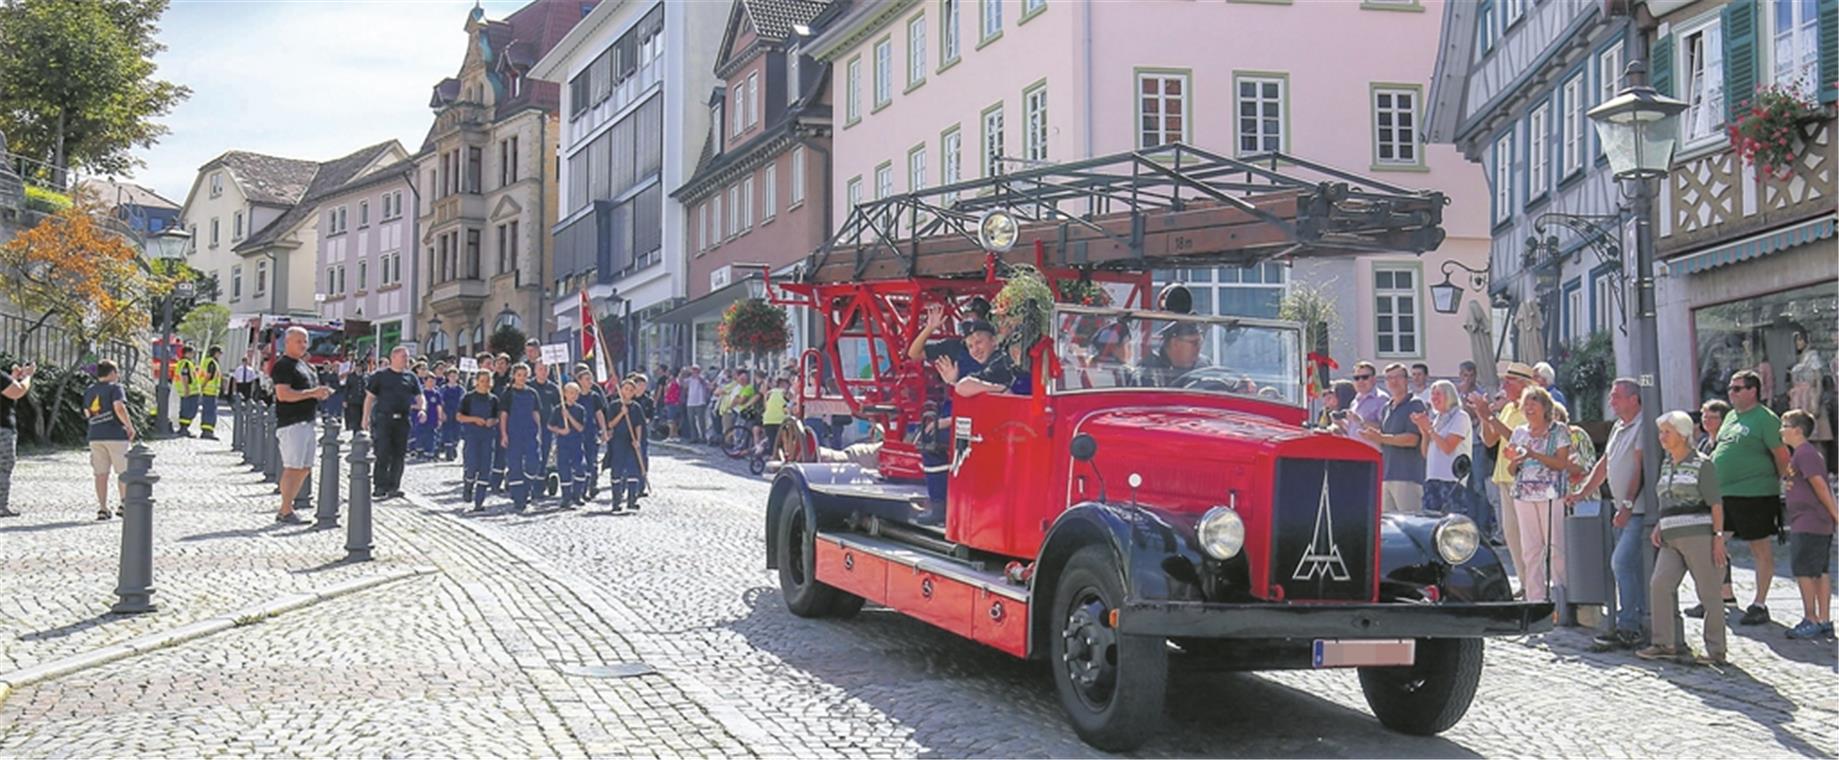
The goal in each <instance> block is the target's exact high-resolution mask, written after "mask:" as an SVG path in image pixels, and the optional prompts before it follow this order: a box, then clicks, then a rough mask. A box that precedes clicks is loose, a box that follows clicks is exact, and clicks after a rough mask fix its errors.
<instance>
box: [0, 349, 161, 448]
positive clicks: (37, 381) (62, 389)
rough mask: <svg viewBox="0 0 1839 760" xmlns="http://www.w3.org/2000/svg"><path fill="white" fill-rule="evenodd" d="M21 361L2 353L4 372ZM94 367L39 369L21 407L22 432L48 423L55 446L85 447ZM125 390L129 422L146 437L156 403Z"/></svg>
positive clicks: (138, 391)
mask: <svg viewBox="0 0 1839 760" xmlns="http://www.w3.org/2000/svg"><path fill="white" fill-rule="evenodd" d="M18 361H19V360H17V359H15V358H14V357H13V356H11V355H9V354H5V353H0V371H10V370H11V369H12V368H13V365H15V364H17V363H18ZM94 369H95V365H94V364H89V365H88V366H82V367H77V368H76V369H74V370H66V369H65V368H63V367H57V366H50V365H42V364H41V365H39V367H38V372H37V373H36V374H34V375H33V376H32V390H31V392H29V393H27V394H26V397H25V398H24V399H22V400H21V402H20V405H19V407H18V411H19V425H20V429H21V430H40V429H42V427H41V426H42V425H43V423H44V422H45V421H46V420H49V421H50V422H51V425H50V429H49V431H48V432H49V435H48V438H49V442H50V443H51V445H53V446H65V447H69V446H83V445H86V443H87V440H88V436H89V415H87V414H85V413H84V412H83V392H84V391H86V390H88V389H89V386H90V384H91V383H93V382H95V379H94V378H95V376H94V375H93V374H92V372H93V371H94ZM122 382H123V387H124V388H126V389H127V392H128V418H129V419H131V420H133V421H134V428H135V430H138V431H140V432H141V433H143V434H145V433H146V432H147V431H150V430H152V429H153V428H152V426H151V417H150V416H149V415H150V414H151V407H152V405H153V404H152V402H153V400H152V399H150V398H148V397H147V394H146V393H145V392H143V391H142V390H141V389H140V388H137V387H135V386H134V385H133V384H131V383H128V382H127V381H126V378H125V377H124V378H123V380H122Z"/></svg>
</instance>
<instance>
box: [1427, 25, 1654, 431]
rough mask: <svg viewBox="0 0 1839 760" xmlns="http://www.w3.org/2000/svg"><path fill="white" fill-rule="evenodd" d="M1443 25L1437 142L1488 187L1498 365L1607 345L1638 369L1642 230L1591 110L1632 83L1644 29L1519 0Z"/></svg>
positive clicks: (1432, 136) (1434, 126)
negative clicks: (1636, 302)
mask: <svg viewBox="0 0 1839 760" xmlns="http://www.w3.org/2000/svg"><path fill="white" fill-rule="evenodd" d="M1443 28H1444V32H1443V34H1444V40H1445V43H1444V46H1443V53H1442V55H1441V56H1440V57H1439V59H1438V61H1437V71H1436V76H1435V77H1434V78H1433V84H1432V88H1431V98H1430V109H1431V110H1430V115H1429V118H1428V120H1427V124H1428V129H1427V130H1426V134H1427V137H1428V139H1429V140H1430V142H1432V143H1444V144H1453V145H1455V146H1456V147H1457V149H1458V150H1460V151H1461V152H1462V155H1463V156H1464V157H1465V158H1467V159H1468V160H1469V161H1471V162H1474V163H1475V164H1477V165H1479V166H1481V167H1482V169H1483V174H1484V176H1485V177H1486V178H1487V182H1488V190H1489V192H1488V206H1487V208H1488V222H1489V225H1490V229H1491V230H1492V235H1491V243H1490V252H1489V256H1488V267H1487V269H1488V274H1487V290H1486V292H1487V297H1488V298H1489V299H1490V303H1491V305H1493V306H1496V307H1498V308H1493V309H1491V317H1492V319H1491V322H1490V324H1491V331H1490V335H1489V337H1490V339H1491V342H1492V344H1493V346H1494V347H1495V349H1496V350H1497V352H1498V358H1500V359H1502V360H1508V359H1513V360H1520V361H1526V362H1529V363H1530V362H1538V361H1546V360H1548V359H1550V360H1559V361H1560V363H1562V361H1563V360H1564V359H1565V358H1567V357H1570V356H1574V355H1575V354H1576V352H1579V351H1583V350H1585V348H1586V345H1587V344H1588V343H1589V341H1590V340H1591V339H1592V338H1593V337H1596V336H1603V337H1602V338H1599V339H1598V340H1599V343H1598V345H1599V349H1598V350H1601V349H1600V346H1601V345H1602V344H1601V341H1602V340H1607V341H1609V342H1608V346H1609V350H1610V351H1611V352H1613V355H1614V356H1615V357H1616V358H1617V360H1618V364H1620V365H1621V366H1628V365H1627V361H1628V360H1629V358H1630V356H1629V352H1630V351H1631V350H1632V349H1631V347H1630V343H1629V341H1628V340H1627V339H1626V336H1627V334H1628V330H1627V328H1628V315H1629V313H1630V307H1629V305H1628V303H1627V300H1626V299H1625V295H1626V294H1632V293H1633V288H1632V286H1631V283H1632V277H1633V275H1634V262H1633V257H1632V256H1627V255H1622V252H1625V251H1628V252H1632V251H1633V250H1634V248H1633V243H1632V226H1631V225H1630V223H1629V219H1630V217H1629V212H1628V209H1627V208H1626V207H1625V206H1624V205H1623V204H1622V202H1621V196H1620V194H1619V190H1618V187H1617V184H1616V181H1615V177H1614V176H1613V175H1612V174H1611V172H1610V171H1609V165H1608V160H1607V158H1605V156H1604V154H1603V147H1602V144H1601V142H1600V141H1599V140H1598V139H1597V135H1596V128H1595V126H1594V124H1593V123H1592V122H1591V121H1590V119H1589V118H1588V117H1587V116H1586V115H1585V114H1586V113H1587V112H1588V111H1589V110H1590V109H1591V108H1594V107H1596V106H1597V105H1598V104H1601V103H1602V102H1603V101H1605V100H1608V99H1609V98H1611V97H1614V96H1615V93H1616V92H1617V91H1619V90H1620V89H1621V88H1622V87H1623V84H1624V69H1625V67H1626V66H1627V64H1628V62H1629V61H1630V60H1631V59H1632V57H1633V56H1632V54H1631V51H1634V50H1636V49H1638V48H1637V47H1636V46H1638V45H1639V44H1640V36H1639V34H1638V32H1637V31H1636V30H1635V29H1634V25H1633V23H1632V22H1631V21H1630V20H1629V18H1628V17H1627V16H1625V15H1619V16H1612V15H1610V13H1609V6H1608V5H1606V4H1604V3H1553V2H1546V3H1532V2H1518V1H1515V2H1496V3H1479V4H1473V3H1451V4H1449V5H1448V6H1446V7H1445V8H1444V16H1443ZM1625 238H1627V239H1625ZM1603 414H1604V412H1603V410H1600V409H1598V410H1593V411H1586V412H1583V413H1582V418H1583V419H1600V418H1601V417H1602V415H1603Z"/></svg>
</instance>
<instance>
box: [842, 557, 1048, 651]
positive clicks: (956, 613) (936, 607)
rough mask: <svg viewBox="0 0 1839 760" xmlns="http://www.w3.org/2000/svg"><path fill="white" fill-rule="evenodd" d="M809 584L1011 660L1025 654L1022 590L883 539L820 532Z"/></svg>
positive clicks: (1025, 610) (954, 562)
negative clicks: (852, 596)
mask: <svg viewBox="0 0 1839 760" xmlns="http://www.w3.org/2000/svg"><path fill="white" fill-rule="evenodd" d="M815 543H816V552H815V553H816V560H817V563H816V564H817V580H818V581H820V582H822V583H824V584H826V585H829V586H834V587H836V588H839V589H842V590H844V591H847V592H849V593H851V594H855V595H857V596H860V597H862V598H864V599H867V600H869V601H871V602H875V603H876V604H880V605H882V606H885V607H888V608H890V609H893V610H894V611H896V612H900V613H902V614H905V615H909V616H912V617H915V618H918V619H920V620H923V621H926V622H927V623H931V624H932V625H935V626H938V627H940V628H943V629H945V630H947V631H951V632H952V633H956V634H958V635H960V636H964V637H966V638H970V639H974V640H976V641H979V642H982V643H984V644H988V645H990V646H992V647H995V648H997V649H1000V650H1002V651H1004V652H1008V653H1009V654H1012V655H1015V656H1017V657H1027V656H1028V648H1029V646H1028V645H1029V641H1028V600H1029V596H1030V595H1029V590H1028V588H1027V587H1024V586H1017V585H1015V584H1012V583H1009V582H1008V581H1007V580H1005V579H1004V578H1003V576H1002V575H1001V574H1000V573H991V572H986V571H983V570H978V569H976V568H974V567H972V566H970V565H968V564H966V563H964V562H960V561H957V560H954V559H951V558H949V557H941V556H939V555H937V554H933V553H931V552H926V551H922V550H919V549H917V548H915V547H913V546H912V545H910V544H903V543H900V542H897V541H891V540H888V539H885V538H876V537H873V536H864V535H861V534H858V533H823V532H820V533H818V534H817V536H816V539H815Z"/></svg>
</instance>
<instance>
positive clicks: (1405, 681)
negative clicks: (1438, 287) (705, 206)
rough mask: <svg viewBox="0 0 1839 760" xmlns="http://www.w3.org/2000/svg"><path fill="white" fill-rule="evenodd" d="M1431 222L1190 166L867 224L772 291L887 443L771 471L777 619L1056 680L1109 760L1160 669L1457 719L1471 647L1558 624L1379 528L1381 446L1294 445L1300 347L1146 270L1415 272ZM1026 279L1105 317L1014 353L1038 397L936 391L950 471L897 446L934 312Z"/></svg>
mask: <svg viewBox="0 0 1839 760" xmlns="http://www.w3.org/2000/svg"><path fill="white" fill-rule="evenodd" d="M1444 205H1445V199H1444V198H1443V196H1442V195H1441V194H1439V193H1434V192H1417V191H1410V190H1406V189H1403V188H1398V187H1393V186H1390V185H1387V184H1384V183H1381V182H1377V181H1373V180H1370V179H1365V178H1360V177H1356V176H1353V175H1349V174H1345V173H1342V172H1339V171H1336V170H1334V169H1331V168H1329V167H1325V166H1320V165H1316V164H1313V163H1310V162H1308V161H1305V160H1302V159H1299V158H1296V157H1292V156H1284V155H1276V154H1272V155H1267V156H1260V157H1254V158H1238V159H1235V158H1227V157H1223V156H1218V155H1214V154H1211V153H1208V152H1205V151H1201V150H1197V149H1194V148H1192V147H1188V146H1183V145H1170V146H1164V147H1161V148H1158V149H1153V150H1148V151H1143V152H1138V153H1130V154H1120V155H1113V156H1105V157H1099V158H1094V159H1090V160H1086V161H1081V162H1075V163H1070V164H1062V165H1057V166H1051V167H1044V168H1034V169H1028V170H1026V171H1021V172H1018V173H1013V174H1006V175H1001V176H998V177H994V178H991V179H986V180H979V181H974V182H966V183H959V184H955V185H949V186H944V187H938V188H932V189H928V190H925V191H923V192H916V193H912V194H908V195H902V196H895V197H891V198H887V199H883V200H878V201H874V202H870V203H864V204H861V205H859V206H858V207H857V208H856V209H854V210H853V211H852V213H851V214H850V216H849V218H848V220H847V221H846V222H845V225H844V227H843V228H842V230H841V231H840V232H839V233H838V234H837V235H836V236H835V237H834V238H833V239H832V240H831V241H829V242H828V243H827V244H826V245H825V246H824V247H822V248H821V249H819V250H818V251H817V252H816V253H814V254H813V255H812V256H811V257H810V259H809V260H808V261H807V263H806V265H805V267H804V268H803V270H802V271H801V273H800V274H799V276H797V277H795V278H793V281H789V282H784V283H773V284H772V286H771V292H772V293H773V294H774V297H775V298H776V299H778V300H779V301H780V302H781V303H785V304H791V305H798V306H803V307H806V308H809V309H812V310H814V311H815V313H817V314H818V315H819V316H820V318H821V321H822V323H823V326H824V335H823V339H822V343H821V345H820V346H819V347H817V348H814V349H812V350H810V351H808V352H806V354H805V355H804V357H803V367H802V369H801V372H802V374H803V377H802V378H801V382H800V384H799V385H800V388H801V391H800V395H801V397H802V398H803V400H804V401H806V402H807V403H808V402H812V401H829V402H841V403H844V404H846V405H847V406H848V407H849V408H850V409H851V410H852V411H853V412H854V414H855V415H856V416H858V417H860V418H863V419H866V420H868V421H870V422H871V423H873V425H874V427H875V429H876V430H877V431H878V432H879V437H880V443H879V444H871V445H862V446H857V447H852V449H853V451H852V452H832V451H828V450H822V451H819V450H818V449H817V446H816V443H815V441H806V445H802V446H797V447H794V448H796V449H799V450H801V451H804V452H806V455H805V456H804V457H803V458H805V459H806V460H807V461H803V462H796V463H789V464H787V465H785V466H784V467H783V468H781V469H780V471H779V472H778V473H777V474H776V476H775V479H774V481H773V485H772V489H771V491H770V497H769V503H768V505H767V510H766V516H765V533H766V539H767V547H768V549H767V566H768V567H769V568H775V569H777V570H778V573H779V579H780V586H781V590H782V592H783V594H784V598H785V603H786V606H787V607H788V608H789V609H790V610H791V611H792V612H793V613H794V614H796V615H800V616H803V617H811V618H823V617H849V616H852V615H854V614H855V613H856V612H857V611H858V610H860V609H861V608H862V606H863V604H864V603H866V602H874V603H876V604H881V605H885V606H887V607H888V608H890V609H893V610H895V611H898V612H900V613H903V614H906V615H910V616H913V617H916V618H919V619H921V620H924V621H926V622H928V623H931V624H933V625H935V626H938V627H940V628H943V629H945V630H948V631H951V632H954V633H957V634H959V635H962V636H964V637H966V638H968V639H971V640H973V641H976V642H979V643H982V644H985V645H988V646H991V647H995V648H997V649H1000V650H1002V651H1004V652H1007V653H1009V654H1012V655H1015V656H1017V657H1027V658H1041V659H1045V660H1047V661H1048V662H1049V663H1050V667H1051V669H1052V671H1053V673H1054V681H1055V685H1056V687H1057V691H1058V693H1059V697H1060V702H1061V704H1062V706H1063V707H1064V709H1065V711H1066V715H1067V718H1068V720H1069V721H1070V723H1071V724H1072V726H1073V728H1074V729H1075V730H1076V731H1077V732H1078V734H1079V735H1080V736H1081V737H1082V738H1083V739H1084V740H1085V741H1087V742H1088V743H1090V744H1092V745H1093V746H1095V747H1098V748H1101V749H1105V750H1112V751H1124V750H1129V749H1131V748H1134V747H1136V746H1138V745H1140V744H1141V743H1142V742H1143V741H1145V740H1146V739H1147V738H1148V737H1149V736H1150V735H1151V734H1152V732H1153V731H1155V727H1156V725H1157V724H1158V719H1159V718H1160V716H1161V714H1162V711H1163V707H1164V701H1165V697H1166V694H1165V687H1166V683H1167V676H1168V672H1169V667H1170V663H1171V661H1172V660H1174V661H1179V662H1181V663H1182V667H1184V668H1197V667H1217V668H1221V669H1248V670H1249V669H1286V668H1331V667H1354V668H1358V669H1359V680H1360V683H1361V686H1362V689H1363V691H1364V693H1365V695H1366V697H1367V701H1368V704H1369V705H1370V706H1371V708H1372V710H1373V712H1374V714H1375V715H1376V716H1377V717H1378V719H1379V720H1380V722H1381V723H1383V724H1384V725H1386V726H1388V727H1390V728H1393V729H1395V730H1399V731H1402V732H1407V733H1413V734H1433V733H1437V732H1440V731H1443V730H1445V729H1447V728H1449V727H1450V726H1452V725H1454V724H1455V723H1456V722H1457V721H1458V720H1460V719H1461V717H1462V716H1463V714H1464V713H1465V712H1466V711H1467V709H1468V706H1469V702H1470V700H1471V699H1472V698H1473V696H1474V694H1475V690H1476V686H1477V683H1478V681H1479V678H1480V676H1481V670H1482V655H1483V643H1482V637H1485V636H1495V635H1516V634H1523V633H1527V632H1532V631H1538V630H1544V629H1547V628H1549V626H1550V624H1551V623H1550V616H1551V613H1552V607H1551V605H1549V604H1546V603H1518V602H1514V601H1513V597H1512V590H1511V586H1510V585H1509V580H1508V576H1507V573H1506V571H1505V570H1504V568H1503V566H1502V564H1501V562H1500V559H1499V557H1497V556H1496V555H1495V553H1494V552H1493V551H1492V550H1491V549H1490V548H1489V547H1488V545H1487V544H1486V543H1485V542H1484V541H1483V540H1482V537H1481V536H1480V535H1479V533H1478V531H1477V530H1476V527H1475V525H1474V524H1473V523H1472V522H1470V521H1469V520H1468V519H1467V518H1464V517H1461V516H1455V515H1450V516H1444V515H1435V514H1382V513H1381V510H1380V498H1379V494H1380V455H1379V453H1378V452H1377V451H1375V450H1374V449H1373V448H1372V447H1371V446H1368V445H1367V444H1365V443H1362V442H1359V441H1356V440H1353V439H1349V438H1346V437H1343V436H1337V435H1332V434H1328V433H1326V432H1322V431H1317V430H1314V429H1311V428H1309V427H1306V426H1305V422H1306V418H1307V398H1306V390H1305V349H1304V347H1303V346H1302V345H1301V337H1300V335H1301V331H1300V326H1299V325H1297V324H1294V323H1287V322H1282V321H1275V320H1261V319H1246V318H1236V317H1215V316H1208V315H1207V314H1205V313H1189V312H1190V311H1191V309H1190V308H1184V307H1186V306H1188V304H1185V303H1183V301H1184V300H1187V299H1184V298H1182V297H1181V295H1182V294H1181V293H1180V292H1179V291H1178V290H1176V291H1169V290H1165V291H1164V296H1163V297H1162V298H1161V299H1159V300H1157V301H1156V302H1152V299H1153V298H1156V296H1155V294H1154V293H1153V280H1154V273H1155V272H1158V271H1163V270H1175V269H1181V268H1192V267H1204V266H1246V265H1249V264H1254V263H1260V262H1268V261H1288V260H1296V259H1301V258H1304V257H1317V256H1346V255H1352V254H1357V253H1363V252H1381V251H1390V252H1398V251H1405V252H1412V253H1422V252H1424V251H1428V250H1432V249H1434V248H1436V247H1437V246H1438V245H1439V244H1440V243H1441V242H1442V239H1443V232H1442V230H1441V228H1440V225H1441V219H1442V208H1443V206H1444ZM1021 264H1026V265H1030V266H1033V267H1034V268H1036V269H1038V270H1039V271H1040V272H1041V273H1043V274H1045V275H1046V279H1047V280H1048V281H1049V282H1050V283H1052V287H1053V289H1054V290H1055V292H1056V296H1057V300H1062V301H1065V300H1071V299H1069V298H1068V295H1069V293H1070V292H1072V291H1079V292H1084V293H1091V292H1093V289H1094V287H1096V288H1102V289H1104V290H1105V292H1106V293H1108V294H1115V296H1116V297H1114V298H1111V299H1109V300H1110V302H1111V305H1103V304H1102V300H1104V299H1100V300H1101V305H1073V304H1068V303H1061V304H1059V305H1057V306H1056V307H1055V308H1054V312H1053V317H1052V319H1051V326H1050V328H1049V329H1048V331H1047V334H1046V335H1044V336H1042V337H1041V338H1040V339H1039V340H1038V341H1036V342H1034V343H1033V344H1032V345H1027V346H1019V347H1018V348H1019V349H1022V350H1025V352H1026V354H1027V356H1028V357H1029V359H1030V362H1029V364H1030V365H1031V368H1032V371H1031V373H1030V374H1031V375H1032V380H1031V383H1030V385H1028V386H1027V387H1026V390H1027V393H1012V392H995V393H986V394H983V395H974V396H956V397H954V398H953V399H952V402H951V403H952V408H951V416H950V417H949V418H948V421H947V422H946V423H944V424H949V426H950V427H949V436H950V439H951V442H950V450H949V458H948V459H947V460H946V461H947V464H946V465H945V466H944V467H938V466H933V467H927V466H926V465H925V464H923V463H922V456H921V453H920V451H919V448H918V446H917V445H916V444H915V442H914V441H915V439H916V437H918V436H917V435H916V433H918V432H920V431H921V426H922V425H924V424H927V423H929V422H931V417H930V416H929V413H931V412H933V411H934V410H933V409H932V407H930V406H929V405H928V404H929V401H932V402H936V400H937V398H938V396H939V395H940V388H939V384H940V380H939V378H938V376H937V374H935V373H933V371H932V369H931V368H930V367H928V366H927V365H926V364H925V363H924V362H921V361H913V360H909V359H908V358H907V356H906V349H907V346H908V345H909V344H910V343H911V342H912V341H913V340H914V339H915V337H916V336H917V335H918V333H919V330H920V325H921V323H922V321H923V320H924V315H925V314H926V312H927V310H928V309H929V308H932V307H934V306H938V307H941V308H943V310H944V311H945V312H946V313H947V314H948V315H950V318H953V319H956V318H959V317H961V316H962V315H963V314H964V313H965V312H966V311H967V310H968V309H970V308H971V307H972V305H973V303H974V302H975V301H976V299H989V298H991V297H992V296H994V295H995V294H997V293H998V292H999V291H1000V290H1001V288H1002V287H1003V285H1004V274H1005V272H1007V271H1009V270H1010V268H1011V267H1014V266H1016V265H1021ZM1087 300H1090V299H1087ZM999 319H1000V316H999ZM1196 338H1198V351H1196V350H1195V347H1196ZM1177 342H1179V344H1178V343H1177ZM1184 346H1185V348H1184ZM1195 353H1198V354H1199V356H1198V357H1196V356H1194V354H1195ZM852 364H853V365H856V366H852ZM810 460H819V461H810ZM928 470H931V471H932V473H931V474H932V475H933V476H934V477H940V476H943V477H944V478H945V479H946V491H945V494H946V495H945V500H944V501H945V507H946V509H945V519H944V521H943V524H942V525H931V524H929V521H927V520H923V519H920V516H921V515H926V514H928V509H929V508H930V507H931V505H930V502H929V495H928V489H927V488H926V486H925V484H924V482H923V481H924V479H925V478H926V476H927V474H928V472H927V471H928Z"/></svg>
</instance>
